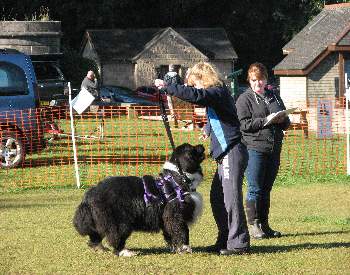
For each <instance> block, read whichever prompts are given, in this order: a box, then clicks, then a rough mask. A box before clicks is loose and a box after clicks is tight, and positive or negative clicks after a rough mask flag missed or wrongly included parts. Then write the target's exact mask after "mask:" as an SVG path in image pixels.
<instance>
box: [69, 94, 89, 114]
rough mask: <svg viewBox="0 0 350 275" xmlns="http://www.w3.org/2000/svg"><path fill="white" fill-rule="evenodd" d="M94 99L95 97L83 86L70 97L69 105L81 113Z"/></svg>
mask: <svg viewBox="0 0 350 275" xmlns="http://www.w3.org/2000/svg"><path fill="white" fill-rule="evenodd" d="M94 100H95V97H94V96H93V95H92V94H91V93H90V92H89V91H88V90H86V89H85V88H82V89H81V90H80V92H79V94H78V95H77V96H76V97H75V98H73V99H72V101H71V105H72V107H73V109H74V110H75V111H76V112H77V113H78V114H79V115H81V114H82V113H83V112H84V111H85V110H86V109H87V108H88V107H89V106H90V105H91V103H92V102H93V101H94Z"/></svg>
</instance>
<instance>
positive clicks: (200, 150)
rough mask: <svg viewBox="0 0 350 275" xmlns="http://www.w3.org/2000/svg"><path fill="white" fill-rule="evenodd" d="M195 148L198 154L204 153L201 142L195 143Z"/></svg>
mask: <svg viewBox="0 0 350 275" xmlns="http://www.w3.org/2000/svg"><path fill="white" fill-rule="evenodd" d="M195 148H196V150H197V152H198V153H199V154H204V151H205V148H204V146H203V145H202V144H198V145H196V146H195Z"/></svg>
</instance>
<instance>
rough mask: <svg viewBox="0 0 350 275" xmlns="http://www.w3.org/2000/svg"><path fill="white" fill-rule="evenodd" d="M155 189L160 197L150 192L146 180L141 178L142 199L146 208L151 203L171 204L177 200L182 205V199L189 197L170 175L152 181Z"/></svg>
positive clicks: (188, 193)
mask: <svg viewBox="0 0 350 275" xmlns="http://www.w3.org/2000/svg"><path fill="white" fill-rule="evenodd" d="M153 182H154V183H155V187H156V188H157V189H158V191H159V194H160V196H156V195H154V194H153V193H152V192H150V188H149V186H148V184H150V182H149V181H148V178H147V177H146V176H145V177H143V178H142V183H143V187H144V190H145V191H144V194H143V199H144V201H145V203H146V205H147V206H149V205H150V204H151V203H160V204H165V203H168V202H171V201H173V200H175V199H178V200H179V202H181V203H183V202H184V198H185V197H186V196H188V195H190V192H184V191H183V190H182V188H181V186H180V185H179V184H178V183H177V182H176V181H175V180H174V178H173V177H172V175H166V176H163V175H162V174H160V177H159V178H157V179H155V180H154V181H153Z"/></svg>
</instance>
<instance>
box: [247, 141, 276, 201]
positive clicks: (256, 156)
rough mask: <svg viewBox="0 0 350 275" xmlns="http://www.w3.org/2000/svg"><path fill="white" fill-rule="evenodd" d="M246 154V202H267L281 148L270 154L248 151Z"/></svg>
mask: <svg viewBox="0 0 350 275" xmlns="http://www.w3.org/2000/svg"><path fill="white" fill-rule="evenodd" d="M248 154H249V160H248V167H247V170H246V176H247V181H248V190H247V200H249V201H257V202H258V201H265V200H269V197H270V192H271V190H272V186H273V183H274V181H275V179H276V176H277V173H278V169H279V166H280V155H281V147H278V148H276V149H275V150H274V151H273V152H272V153H261V152H258V151H255V150H251V149H248Z"/></svg>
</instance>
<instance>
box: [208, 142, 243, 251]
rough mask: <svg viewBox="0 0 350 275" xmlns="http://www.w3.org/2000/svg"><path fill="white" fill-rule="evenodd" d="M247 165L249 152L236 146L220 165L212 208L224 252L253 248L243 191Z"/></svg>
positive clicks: (219, 244) (212, 194)
mask: <svg viewBox="0 0 350 275" xmlns="http://www.w3.org/2000/svg"><path fill="white" fill-rule="evenodd" d="M247 163H248V152H247V148H246V147H245V146H244V145H243V144H241V143H238V144H236V145H235V146H234V147H233V148H232V149H231V150H230V151H229V152H228V153H227V155H226V156H225V157H224V158H223V159H222V162H221V163H219V164H218V167H217V171H216V173H215V176H214V179H213V182H212V186H211V190H210V204H211V207H212V211H213V215H214V219H215V222H216V224H217V227H218V237H217V243H216V245H218V246H219V247H220V248H227V249H234V248H247V247H249V246H250V237H249V232H248V227H247V220H246V216H245V212H244V205H243V191H242V185H243V178H244V171H245V169H246V167H247Z"/></svg>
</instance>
